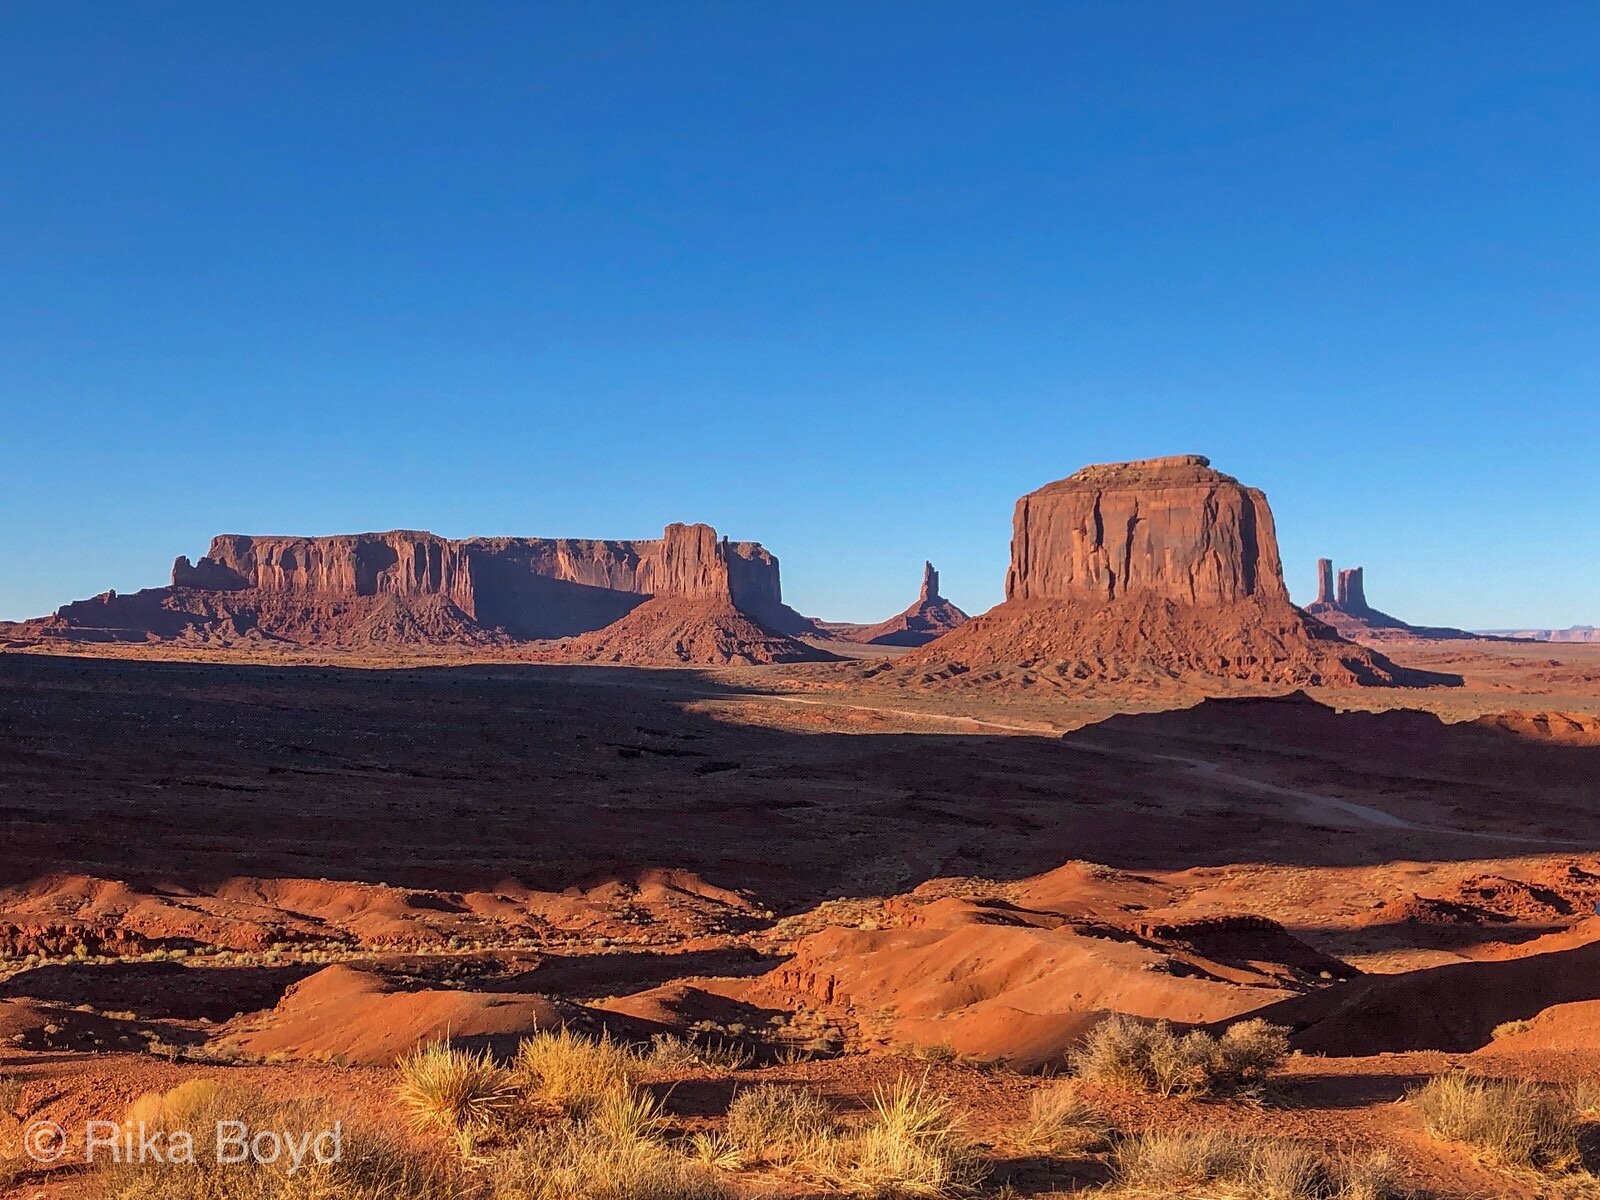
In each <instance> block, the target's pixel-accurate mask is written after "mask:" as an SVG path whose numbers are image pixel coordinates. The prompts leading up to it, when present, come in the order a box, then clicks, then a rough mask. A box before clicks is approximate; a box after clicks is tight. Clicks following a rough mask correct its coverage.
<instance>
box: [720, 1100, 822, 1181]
mask: <svg viewBox="0 0 1600 1200" xmlns="http://www.w3.org/2000/svg"><path fill="white" fill-rule="evenodd" d="M836 1129H837V1123H836V1121H835V1119H834V1115H833V1110H832V1109H831V1108H829V1107H828V1102H827V1101H826V1100H824V1099H823V1098H822V1097H821V1096H820V1095H818V1094H817V1093H816V1092H814V1091H812V1090H811V1089H810V1088H786V1087H780V1086H779V1085H777V1084H774V1083H763V1084H759V1085H757V1086H756V1087H753V1088H748V1089H746V1090H744V1091H742V1092H740V1093H739V1094H738V1095H737V1096H735V1097H734V1099H733V1103H732V1104H731V1105H729V1106H728V1118H727V1123H726V1125H725V1126H724V1127H723V1132H724V1134H725V1136H726V1137H727V1139H728V1141H729V1142H730V1143H731V1144H732V1145H733V1147H734V1148H735V1149H736V1150H737V1151H738V1152H739V1154H740V1155H741V1156H742V1157H743V1158H745V1159H746V1160H758V1161H759V1160H765V1161H768V1162H792V1161H797V1160H803V1159H808V1158H814V1157H815V1151H816V1150H817V1149H818V1148H819V1146H820V1145H821V1144H822V1143H823V1142H825V1141H826V1140H827V1139H829V1138H831V1137H832V1136H833V1134H834V1133H835V1132H836Z"/></svg>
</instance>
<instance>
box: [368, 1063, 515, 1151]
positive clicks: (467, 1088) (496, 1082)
mask: <svg viewBox="0 0 1600 1200" xmlns="http://www.w3.org/2000/svg"><path fill="white" fill-rule="evenodd" d="M397 1065H398V1068H399V1071H400V1081H399V1083H398V1084H397V1085H396V1087H395V1095H396V1096H397V1098H398V1099H399V1101H400V1104H401V1106H402V1107H404V1108H405V1110H406V1114H407V1116H408V1117H409V1119H410V1121H411V1124H412V1126H413V1127H414V1128H416V1129H419V1130H429V1129H433V1130H439V1131H442V1132H443V1133H445V1134H447V1135H448V1136H450V1137H451V1138H453V1139H454V1140H455V1142H456V1145H457V1147H458V1148H459V1149H460V1151H461V1153H462V1155H463V1156H464V1157H470V1156H471V1155H472V1154H473V1152H474V1150H475V1148H476V1145H477V1141H478V1138H480V1137H481V1136H482V1135H483V1134H484V1133H485V1132H487V1131H488V1130H490V1129H492V1128H493V1127H494V1125H495V1123H496V1121H497V1120H498V1119H499V1118H500V1117H501V1116H502V1115H503V1114H504V1113H505V1112H506V1111H507V1110H508V1109H510V1108H511V1106H512V1105H513V1104H514V1103H515V1101H516V1088H515V1086H514V1084H513V1082H512V1079H511V1077H510V1076H509V1075H508V1074H507V1073H506V1072H505V1071H503V1070H501V1069H500V1067H499V1066H497V1065H496V1064H495V1061H494V1059H493V1058H492V1057H491V1056H490V1055H489V1052H488V1051H487V1050H485V1051H483V1052H482V1053H479V1054H474V1053H472V1052H470V1051H467V1050H461V1049H457V1048H456V1047H453V1046H451V1045H450V1043H449V1042H448V1041H439V1042H431V1043H429V1044H427V1045H425V1046H418V1047H417V1049H415V1050H414V1051H412V1052H411V1053H410V1054H408V1055H406V1056H405V1057H404V1058H402V1059H401V1060H400V1062H399V1063H398V1064H397Z"/></svg>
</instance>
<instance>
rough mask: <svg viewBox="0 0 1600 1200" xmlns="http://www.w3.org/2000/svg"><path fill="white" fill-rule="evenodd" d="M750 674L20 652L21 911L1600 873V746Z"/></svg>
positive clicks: (7, 866)
mask: <svg viewBox="0 0 1600 1200" xmlns="http://www.w3.org/2000/svg"><path fill="white" fill-rule="evenodd" d="M731 678H733V677H731V676H729V675H721V676H713V675H711V674H708V673H704V672H698V671H691V670H648V669H634V668H607V667H572V666H559V667H543V666H528V665H520V664H470V665H458V666H438V667H423V668H406V669H384V670H361V669H353V668H345V667H338V668H333V667H311V666H269V665H261V664H259V663H253V662H238V663H232V662H228V663H214V664H184V663H170V662H166V663H163V662H150V661H138V660H96V659H89V658H56V657H46V656H34V655H0V818H3V819H4V821H5V828H6V832H7V843H6V854H5V856H4V859H3V860H0V885H3V886H7V887H12V888H15V887H18V886H19V885H25V884H29V883H34V882H37V881H39V880H41V879H44V878H46V877H62V876H89V877H92V878H99V879H113V880H122V881H127V882H129V883H131V884H135V885H137V886H138V887H140V888H146V889H161V890H164V891H165V892H167V893H170V894H171V895H172V896H173V897H174V902H180V903H186V902H187V901H184V899H183V897H184V896H185V894H186V893H188V892H209V891H211V890H213V889H215V888H216V887H218V886H219V885H221V884H223V883H224V882H226V881H228V880H234V879H238V878H240V877H256V878H269V879H291V880H310V881H318V880H328V879H331V880H340V881H350V882H362V883H372V884H380V883H381V884H387V885H392V886H394V887H397V888H411V889H429V890H435V891H441V892H445V893H460V892H464V891H487V892H494V891H496V890H497V889H504V888H506V887H510V886H513V885H515V886H524V887H530V888H535V889H539V890H542V891H551V892H562V891H564V890H567V889H586V888H593V887H596V886H598V885H600V884H603V883H604V882H605V881H608V880H616V881H624V882H626V883H628V884H629V886H637V885H639V881H640V880H642V879H646V878H647V877H651V873H652V872H654V873H659V872H663V871H665V872H684V873H687V875H689V876H693V877H697V878H698V879H699V880H703V881H704V882H705V883H706V884H707V885H709V886H711V887H714V888H726V889H734V890H737V891H741V892H744V893H747V894H748V895H750V896H752V897H754V898H755V900H756V902H757V903H758V904H759V905H763V906H766V907H769V908H772V909H774V910H776V911H778V912H780V913H781V912H792V911H797V910H802V909H805V908H809V907H811V906H813V905H815V904H816V903H818V902H820V901H822V900H826V899H830V898H836V897H841V896H883V895H891V894H895V893H898V892H902V891H906V890H909V889H910V888H913V887H915V886H916V885H917V884H919V883H922V882H924V881H926V880H928V879H932V878H936V877H943V876H981V877H984V878H990V879H997V880H1013V879H1019V878H1024V877H1027V876H1031V875H1035V874H1038V873H1041V872H1044V871H1048V870H1052V869H1054V868H1056V867H1058V866H1060V865H1061V864H1062V863H1064V862H1067V861H1070V860H1074V859H1077V860H1088V861H1093V862H1098V863H1103V864H1106V865H1108V866H1111V867H1114V868H1118V869H1121V870H1126V871H1133V872H1138V871H1154V870H1173V869H1183V868H1188V867H1195V866H1206V865H1225V864H1243V863H1258V862H1259V863H1275V864H1298V865H1305V866H1351V865H1370V864H1380V863H1387V862H1393V861H1412V862H1423V861H1469V860H1477V859H1492V858H1503V857H1509V856H1513V855H1524V854H1535V853H1552V854H1554V853H1562V852H1571V853H1580V852H1588V851H1592V850H1595V849H1596V848H1597V847H1600V813H1595V812H1593V811H1592V805H1591V804H1590V803H1588V797H1589V795H1590V794H1591V792H1590V789H1589V787H1588V780H1590V779H1592V777H1593V774H1594V771H1595V769H1596V767H1597V766H1600V749H1597V748H1596V747H1591V746H1570V745H1552V744H1548V743H1543V742H1540V741H1538V740H1535V739H1529V738H1526V737H1522V736H1518V735H1515V734H1512V733H1510V732H1507V731H1505V730H1500V729H1495V728H1491V727H1487V726H1484V725H1481V724H1472V725H1465V726H1462V725H1455V726H1452V725H1445V724H1443V723H1441V722H1439V721H1438V720H1437V719H1436V718H1434V717H1432V716H1429V715H1427V714H1419V713H1389V714H1377V715H1374V714H1366V713H1340V712H1335V711H1334V710H1332V709H1330V708H1327V707H1326V706H1324V705H1320V704H1315V703H1314V702H1312V701H1309V700H1306V699H1305V698H1303V697H1292V698H1288V699H1284V700H1269V701H1208V702H1206V703H1203V704H1201V705H1199V706H1196V707H1195V708H1192V709H1188V710H1182V711H1177V712H1165V713H1156V714H1145V715H1126V716H1118V717H1113V718H1111V719H1109V720H1106V721H1103V722H1101V723H1100V724H1098V725H1095V726H1092V727H1090V728H1087V729H1085V730H1081V731H1079V732H1077V733H1074V734H1071V735H1068V736H1067V737H1066V738H1060V737H1055V736H1025V735H1006V736H1000V735H994V736H990V735H982V734H974V733H966V732H943V731H937V732H917V733H898V732H883V731H881V730H882V726H883V725H884V724H885V723H892V722H890V721H889V719H888V718H875V717H873V716H872V714H871V711H870V702H869V700H870V698H866V699H864V697H863V696H862V695H859V694H857V695H852V696H851V697H850V701H851V702H852V703H856V702H861V703H863V704H864V706H865V708H866V711H857V710H853V709H850V708H849V707H848V706H846V707H844V708H841V709H839V710H837V711H835V712H833V713H829V712H827V711H826V710H825V708H821V707H818V706H817V705H816V704H815V703H812V704H796V703H794V702H793V701H794V699H795V698H796V697H794V696H792V695H789V696H786V695H779V694H767V693H764V692H763V691H762V690H761V689H760V686H759V684H760V677H759V675H757V674H756V673H754V672H752V673H749V674H748V675H747V676H738V677H737V678H738V679H740V680H741V681H743V680H745V679H748V680H749V681H750V682H748V683H745V682H730V679H731ZM805 698H808V699H811V700H813V701H814V700H816V699H818V696H817V694H815V693H810V694H808V696H807V697H805ZM821 699H822V701H823V703H824V704H825V703H826V696H825V695H824V696H822V697H821ZM904 703H905V701H904V700H903V699H902V698H899V697H897V696H895V695H893V694H886V695H885V696H884V706H885V707H886V708H888V709H890V710H893V709H895V708H898V707H903V705H904ZM957 727H958V726H957ZM846 729H849V730H858V731H854V732H844V730H846ZM673 886H678V885H676V884H675V885H673ZM683 886H685V887H693V886H698V885H697V884H693V883H686V884H684V885H683ZM450 902H451V903H457V901H450ZM419 911H420V910H419Z"/></svg>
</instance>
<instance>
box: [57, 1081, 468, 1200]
mask: <svg viewBox="0 0 1600 1200" xmlns="http://www.w3.org/2000/svg"><path fill="white" fill-rule="evenodd" d="M127 1116H128V1119H129V1121H131V1122H133V1124H132V1126H131V1128H133V1129H135V1130H136V1129H137V1122H138V1121H140V1120H143V1121H144V1122H145V1123H146V1130H147V1131H148V1130H150V1129H159V1130H162V1131H163V1132H167V1133H176V1132H177V1131H178V1130H186V1131H188V1132H189V1133H190V1134H191V1135H192V1137H193V1146H194V1157H195V1161H194V1162H192V1163H189V1162H183V1161H172V1162H159V1161H155V1160H154V1159H146V1160H145V1161H143V1162H140V1161H138V1159H137V1156H131V1155H130V1156H124V1158H123V1161H122V1162H121V1163H117V1162H113V1161H109V1160H107V1159H105V1158H104V1157H102V1158H101V1160H100V1162H99V1163H98V1164H97V1165H96V1167H95V1168H94V1170H92V1171H91V1172H90V1173H89V1174H88V1175H87V1176H86V1177H85V1178H84V1180H83V1184H82V1188H81V1190H80V1191H78V1192H77V1193H75V1194H76V1195H78V1196H80V1197H82V1200H474V1197H475V1195H476V1184H475V1183H474V1181H473V1180H471V1179H470V1178H469V1177H468V1176H467V1175H466V1174H465V1172H464V1171H463V1170H462V1167H461V1164H460V1162H459V1160H454V1159H453V1158H451V1157H449V1156H447V1155H442V1154H440V1153H437V1152H434V1151H431V1150H429V1149H428V1148H426V1147H418V1146H415V1145H407V1144H404V1143H402V1142H400V1141H397V1140H395V1139H394V1138H393V1137H392V1136H391V1135H390V1134H388V1133H387V1132H384V1131H379V1130H375V1129H372V1128H369V1127H367V1126H365V1125H363V1124H361V1123H359V1122H358V1121H354V1120H352V1119H351V1117H350V1114H348V1113H342V1112H338V1111H336V1110H334V1109H333V1108H332V1107H331V1106H330V1105H328V1104H327V1103H326V1102H323V1101H316V1100H286V1101H280V1100H273V1099H270V1098H268V1097H266V1096H264V1095H263V1094H262V1093H261V1092H259V1091H257V1090H255V1089H251V1088H246V1087H244V1086H242V1085H237V1084H231V1083H225V1082H223V1081H219V1080H216V1079H196V1080H191V1081H189V1082H187V1083H183V1084H180V1085H178V1086H177V1087H175V1088H173V1089H171V1090H170V1091H168V1092H163V1093H150V1094H147V1095H145V1096H141V1097H140V1098H139V1099H138V1100H136V1101H135V1102H134V1104H133V1105H132V1106H131V1107H130V1109H129V1110H128V1114H127ZM218 1121H240V1122H243V1123H244V1124H245V1126H246V1127H247V1128H249V1129H252V1130H272V1131H274V1132H279V1131H283V1132H287V1133H289V1134H290V1135H291V1137H293V1138H303V1137H306V1136H307V1135H310V1136H312V1137H321V1136H322V1135H324V1134H327V1133H329V1131H332V1130H334V1129H335V1128H337V1129H338V1131H339V1132H338V1143H337V1150H338V1152H337V1154H333V1153H331V1151H330V1152H328V1153H326V1154H323V1155H322V1156H321V1157H320V1158H319V1155H318V1154H317V1153H307V1154H306V1155H305V1156H304V1157H303V1159H302V1161H301V1162H300V1163H299V1164H298V1165H296V1164H295V1163H294V1161H293V1158H292V1156H291V1155H290V1154H281V1155H280V1156H279V1157H278V1158H277V1159H276V1160H275V1161H270V1162H264V1161H256V1160H254V1159H252V1160H251V1161H247V1162H244V1163H238V1162H232V1161H220V1162H219V1161H217V1158H216V1155H215V1149H216V1139H215V1134H214V1130H215V1128H216V1124H215V1123H216V1122H218ZM324 1149H325V1150H326V1149H327V1148H326V1147H324Z"/></svg>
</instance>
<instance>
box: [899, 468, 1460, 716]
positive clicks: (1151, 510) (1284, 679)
mask: <svg viewBox="0 0 1600 1200" xmlns="http://www.w3.org/2000/svg"><path fill="white" fill-rule="evenodd" d="M871 673H872V674H873V675H874V676H875V677H878V678H881V679H884V680H886V681H891V682H898V683H900V684H902V685H913V686H928V685H959V686H963V687H973V686H978V687H1024V688H1033V689H1041V690H1050V689H1055V690H1062V691H1077V690H1083V689H1089V688H1100V687H1105V686H1108V685H1109V686H1115V687H1118V688H1121V687H1127V686H1144V685H1166V684H1170V683H1172V682H1174V681H1178V682H1182V683H1184V684H1188V685H1193V686H1194V687H1196V688H1198V689H1200V690H1202V691H1204V690H1208V689H1211V688H1214V687H1216V686H1217V685H1219V684H1221V683H1223V682H1224V681H1233V682H1240V683H1248V684H1270V685H1279V686H1281V685H1286V684H1292V685H1307V684H1312V685H1317V684H1320V685H1346V686H1354V685H1390V684H1396V683H1426V682H1440V683H1443V682H1459V680H1458V679H1456V678H1455V677H1443V676H1436V677H1425V676H1423V675H1421V674H1419V673H1415V672H1408V671H1406V670H1405V669H1403V668H1401V667H1398V666H1396V665H1395V664H1394V663H1391V662H1389V661H1388V660H1387V659H1385V658H1383V657H1382V656H1380V655H1378V654H1375V653H1373V652H1372V651H1371V650H1368V649H1366V648H1364V647H1361V646H1356V645H1352V644H1351V643H1349V642H1347V641H1345V640H1344V639H1342V638H1341V637H1339V636H1338V634H1337V633H1336V632H1335V631H1334V630H1332V629H1330V628H1328V627H1327V626H1326V625H1323V624H1321V623H1319V622H1318V621H1316V620H1314V619H1312V618H1310V617H1308V616H1307V615H1306V614H1305V613H1304V612H1302V611H1301V610H1300V609H1298V608H1296V607H1295V606H1294V605H1293V604H1292V603H1290V601H1289V595H1288V590H1287V589H1286V588H1285V586H1284V582H1283V570H1282V566H1281V563H1280V561H1279V558H1278V544H1277V534H1276V532H1275V530H1274V527H1273V521H1272V511H1271V509H1270V508H1269V507H1268V505H1267V499H1266V496H1265V495H1263V494H1262V493H1261V492H1260V491H1259V490H1258V489H1256V488H1252V487H1246V486H1245V485H1243V484H1241V483H1240V482H1239V481H1238V480H1237V479H1234V478H1233V477H1232V476H1229V475H1225V474H1223V473H1222V472H1220V471H1217V470H1215V469H1213V468H1212V466H1211V464H1210V462H1209V460H1207V459H1205V458H1204V457H1202V456H1200V455H1198V454H1185V455H1176V456H1172V457H1168V458H1155V459H1145V460H1142V461H1138V462H1127V463H1111V464H1106V465H1101V466H1092V467H1085V468H1084V469H1083V470H1081V471H1078V472H1077V473H1076V474H1073V475H1071V476H1069V477H1067V478H1066V479H1062V480H1059V481H1057V482H1055V483H1051V484H1047V485H1046V486H1044V487H1042V488H1039V489H1038V490H1037V491H1034V492H1030V493H1029V494H1028V495H1026V496H1024V497H1022V499H1021V500H1019V501H1018V502H1017V507H1016V513H1015V516H1014V520H1013V522H1012V539H1011V568H1010V571H1009V572H1008V574H1007V576H1006V600H1005V602H1004V603H1002V604H1000V605H999V606H997V607H996V608H994V609H992V610H991V611H989V612H988V613H985V614H984V615H983V616H981V617H978V618H976V619H974V620H973V621H971V622H970V623H968V624H966V625H964V626H962V627H961V628H960V629H958V630H956V631H955V632H953V633H950V634H948V635H946V636H945V637H943V638H940V639H939V640H938V641H937V642H935V643H933V644H931V645H929V646H926V647H923V648H922V649H920V650H916V651H913V652H912V653H911V654H909V655H907V656H905V657H904V658H902V659H900V660H899V661H898V662H897V663H894V664H884V665H881V666H879V667H877V668H874V669H873V670H872V672H871Z"/></svg>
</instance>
